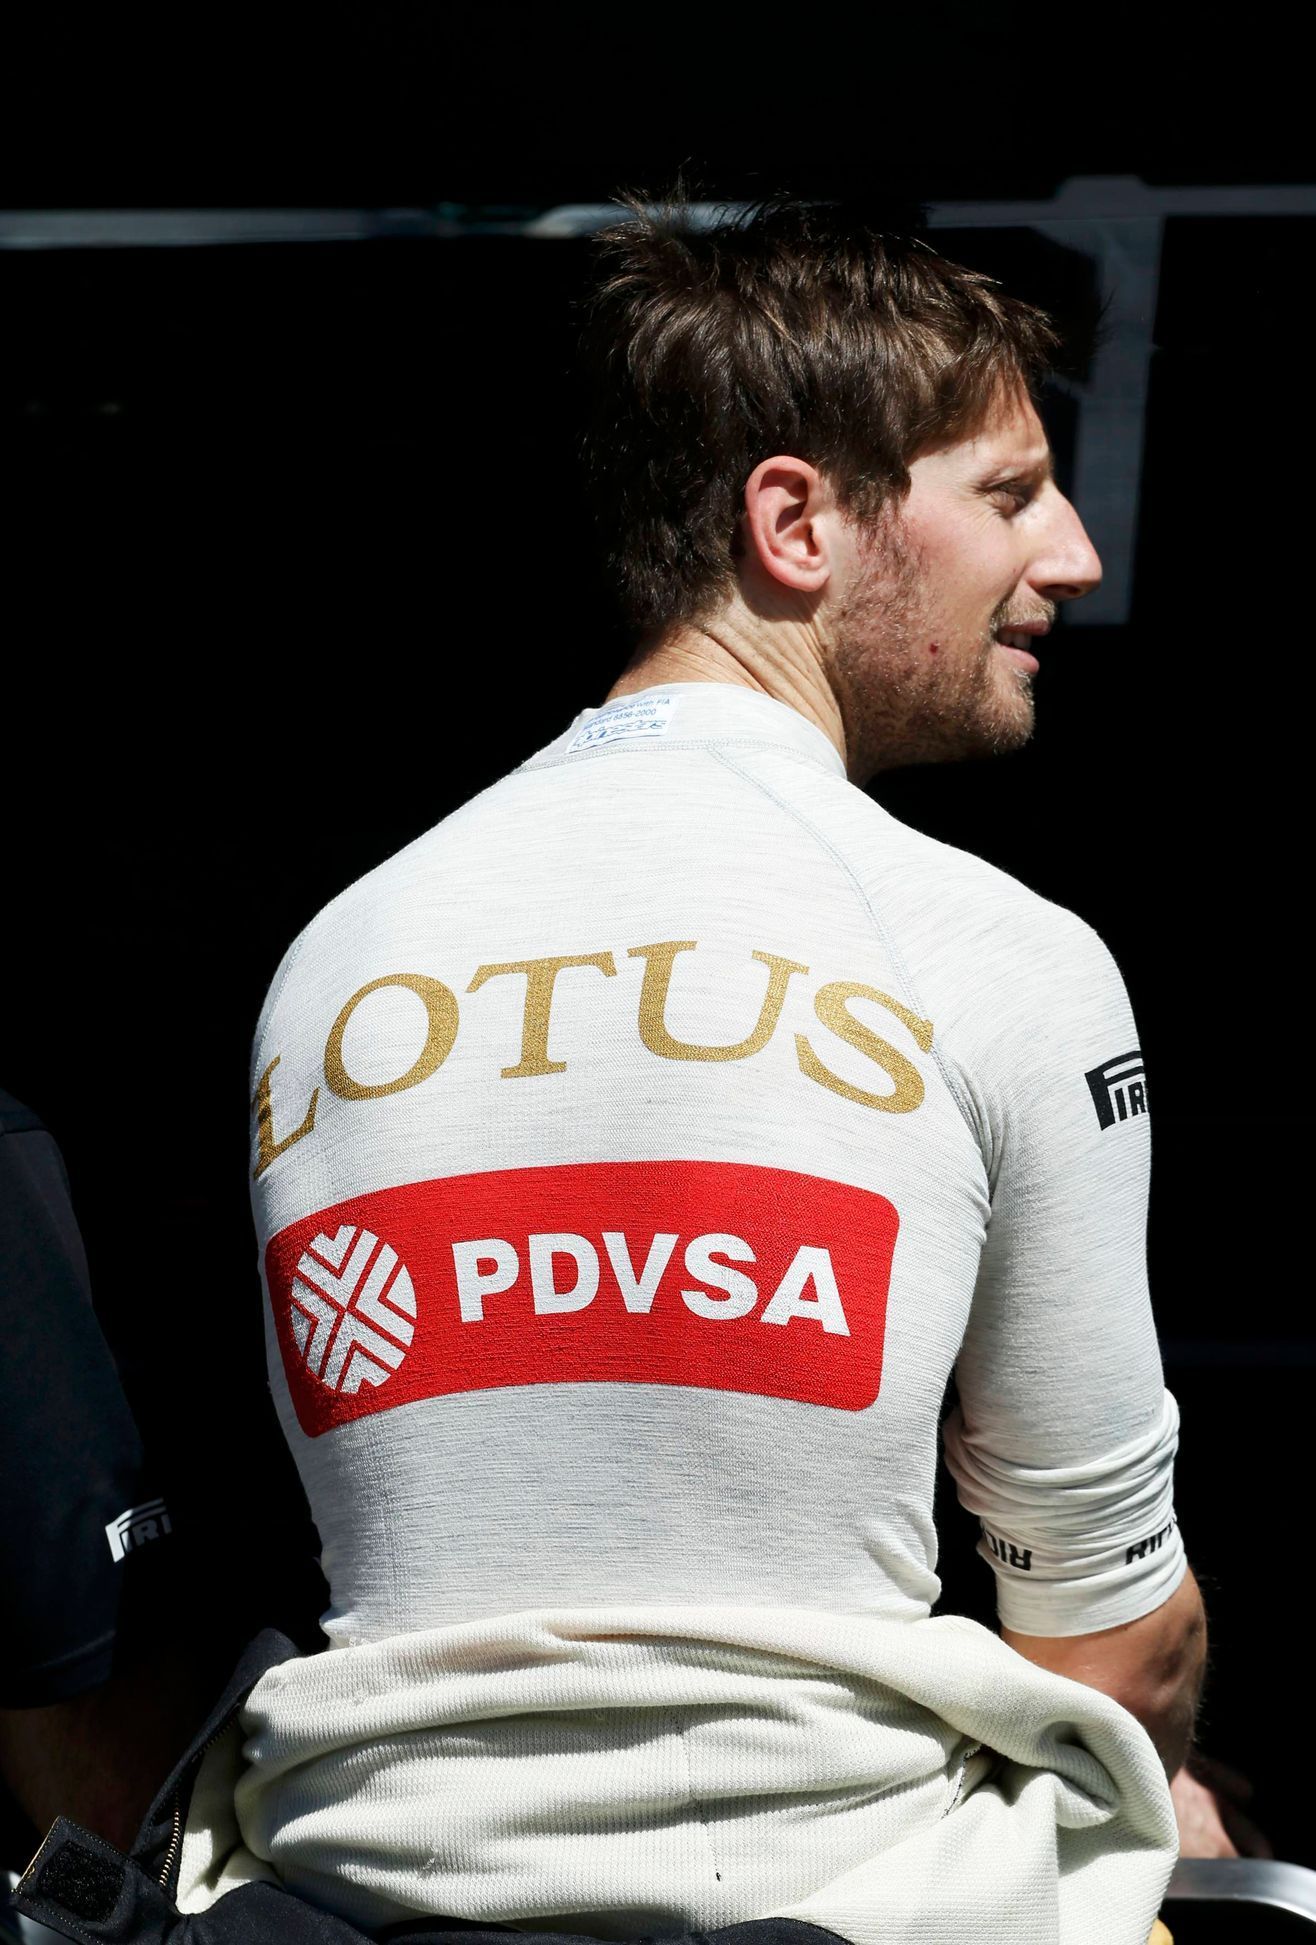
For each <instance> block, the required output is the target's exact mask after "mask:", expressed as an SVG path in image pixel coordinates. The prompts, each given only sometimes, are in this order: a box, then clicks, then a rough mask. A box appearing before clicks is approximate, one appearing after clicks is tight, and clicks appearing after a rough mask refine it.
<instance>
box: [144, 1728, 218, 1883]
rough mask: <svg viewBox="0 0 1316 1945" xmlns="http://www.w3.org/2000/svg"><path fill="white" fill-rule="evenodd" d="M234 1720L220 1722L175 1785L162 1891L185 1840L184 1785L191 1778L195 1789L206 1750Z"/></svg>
mask: <svg viewBox="0 0 1316 1945" xmlns="http://www.w3.org/2000/svg"><path fill="white" fill-rule="evenodd" d="M232 1720H233V1717H232V1716H231V1715H229V1716H226V1717H225V1719H224V1721H223V1722H221V1723H220V1725H219V1727H218V1729H216V1730H215V1732H214V1734H213V1735H211V1736H207V1737H206V1740H205V1741H204V1742H203V1743H202V1745H201V1747H200V1749H198V1750H197V1751H196V1753H195V1754H194V1755H193V1757H192V1760H191V1762H190V1763H189V1764H188V1766H187V1769H186V1770H185V1771H184V1773H183V1775H181V1776H180V1777H179V1779H178V1782H177V1783H176V1785H175V1786H174V1795H173V1804H172V1814H173V1821H174V1827H173V1831H172V1833H171V1835H170V1838H169V1848H168V1849H167V1850H166V1852H165V1858H164V1863H163V1864H162V1865H161V1867H160V1874H159V1877H158V1880H157V1882H158V1883H159V1885H160V1888H161V1890H162V1891H168V1890H169V1874H170V1872H171V1871H172V1870H173V1868H174V1861H175V1859H176V1858H177V1856H178V1853H179V1850H180V1848H181V1847H182V1842H183V1822H184V1818H183V1806H182V1803H181V1801H180V1799H181V1797H182V1794H183V1785H184V1784H185V1783H186V1782H188V1780H189V1779H190V1780H191V1783H192V1787H193V1789H195V1788H196V1780H197V1777H198V1776H199V1775H200V1774H201V1765H202V1763H203V1762H204V1761H205V1756H206V1751H207V1750H208V1749H209V1748H210V1747H211V1745H212V1744H213V1743H216V1742H218V1741H219V1739H220V1737H221V1736H223V1735H226V1734H227V1733H228V1729H229V1726H230V1724H231V1723H232ZM171 1895H172V1893H171Z"/></svg>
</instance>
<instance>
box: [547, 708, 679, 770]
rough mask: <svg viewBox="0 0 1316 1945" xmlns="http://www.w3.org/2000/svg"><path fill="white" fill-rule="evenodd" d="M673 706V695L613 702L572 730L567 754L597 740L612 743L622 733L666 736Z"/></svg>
mask: <svg viewBox="0 0 1316 1945" xmlns="http://www.w3.org/2000/svg"><path fill="white" fill-rule="evenodd" d="M675 707H676V697H675V696H637V697H636V698H635V700H634V701H623V702H614V703H612V704H611V705H610V707H609V708H607V709H601V710H600V711H599V713H598V715H597V716H592V717H591V718H590V720H589V722H587V723H586V724H585V725H584V727H583V728H582V729H578V730H577V731H576V733H575V735H574V736H573V737H572V739H571V741H570V742H569V743H568V744H567V755H568V756H570V755H571V754H572V752H573V751H574V750H592V749H594V748H595V747H596V746H597V745H598V744H600V743H616V742H618V741H619V740H620V739H621V738H622V737H623V736H666V734H667V731H668V729H669V727H670V718H671V714H672V711H673V709H675Z"/></svg>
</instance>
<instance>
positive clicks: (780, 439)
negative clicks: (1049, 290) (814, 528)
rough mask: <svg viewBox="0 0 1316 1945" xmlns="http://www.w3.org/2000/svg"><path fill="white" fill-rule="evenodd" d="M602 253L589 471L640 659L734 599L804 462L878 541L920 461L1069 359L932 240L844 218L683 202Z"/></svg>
mask: <svg viewBox="0 0 1316 1945" xmlns="http://www.w3.org/2000/svg"><path fill="white" fill-rule="evenodd" d="M617 200H618V201H619V203H621V204H622V205H623V206H624V207H625V208H626V209H628V210H629V211H630V212H631V215H630V218H629V219H622V220H620V221H619V222H618V223H617V224H615V225H614V226H612V227H611V228H610V229H607V230H605V231H603V232H602V233H601V234H600V235H599V236H598V238H597V239H596V247H597V250H598V275H597V280H596V283H595V287H594V289H593V291H592V294H591V296H590V297H589V299H588V300H587V302H586V306H585V328H584V331H583V334H582V343H583V349H584V355H585V360H586V365H587V367H588V368H589V370H590V376H591V378H592V380H593V410H592V414H591V418H590V423H589V427H588V430H587V432H586V435H585V439H584V445H583V452H584V459H585V466H586V474H587V481H588V486H589V490H590V496H591V499H592V500H593V503H594V509H595V514H596V518H597V519H598V521H599V523H600V527H601V531H602V538H603V541H604V547H605V556H606V562H607V569H608V573H609V576H610V579H611V581H612V583H613V587H614V591H615V592H616V594H617V595H618V597H619V599H620V603H621V607H622V611H623V613H624V615H625V618H626V621H627V622H628V624H629V625H630V627H631V628H632V629H633V630H634V631H635V632H636V634H637V636H638V638H639V639H640V641H642V642H650V641H653V640H654V639H656V638H657V636H658V635H660V634H661V633H663V632H664V631H665V630H667V629H669V628H671V627H673V626H674V625H675V624H677V623H681V622H691V621H695V620H697V619H699V618H701V617H702V616H704V615H706V614H707V613H708V612H709V611H710V610H711V609H712V608H714V607H715V606H717V605H718V604H719V603H720V601H721V600H722V599H724V598H725V596H726V595H727V594H728V593H729V592H730V590H731V587H732V585H733V583H734V578H735V565H734V561H735V544H736V531H737V525H738V521H739V516H740V514H741V513H742V511H743V507H744V500H743V495H744V487H745V481H746V480H747V479H748V478H749V475H750V474H751V473H752V472H753V470H754V468H755V466H757V465H758V463H759V461H760V460H762V459H767V458H769V457H770V456H771V455H772V454H773V453H777V452H781V453H790V454H793V455H794V456H795V457H797V458H799V459H805V460H808V461H809V462H810V464H812V465H814V466H816V467H817V468H818V470H819V471H820V472H821V473H824V474H825V475H826V476H827V478H828V479H829V480H830V481H831V484H832V486H833V488H834V490H835V492H836V495H837V498H838V501H839V503H840V505H841V506H842V507H843V508H844V509H845V511H846V512H847V513H848V514H849V515H850V516H851V517H852V518H854V519H855V520H857V521H860V522H862V523H864V524H866V525H867V524H870V523H872V522H874V521H876V519H877V517H878V515H879V514H880V513H881V512H882V510H883V508H884V507H885V506H886V505H887V504H888V503H889V502H891V501H893V500H895V499H897V498H903V496H904V495H905V494H906V493H907V492H908V491H909V487H910V475H909V470H908V467H909V462H910V461H911V460H912V459H913V458H915V457H916V456H917V454H918V453H919V452H920V451H921V450H922V449H923V448H924V447H925V446H927V445H929V444H931V443H933V442H934V441H939V440H943V439H945V440H956V439H960V438H966V437H970V436H972V434H973V433H974V432H975V431H976V430H977V428H978V426H979V425H980V424H981V422H982V420H983V419H984V417H985V416H986V413H987V411H988V409H989V408H990V406H991V404H992V402H993V400H994V398H995V395H996V392H997V389H998V387H999V386H1000V385H1001V384H1002V383H1003V382H1004V383H1007V384H1011V385H1013V384H1022V385H1023V386H1024V387H1025V388H1026V389H1027V391H1028V393H1029V395H1030V396H1031V397H1032V398H1033V399H1034V402H1036V401H1037V396H1038V391H1039V388H1040V386H1041V383H1042V381H1043V379H1044V378H1045V376H1046V374H1047V373H1048V371H1049V370H1051V369H1052V368H1053V365H1054V359H1055V354H1056V353H1057V352H1058V350H1059V348H1060V346H1061V343H1062V340H1061V335H1060V333H1059V332H1058V331H1057V330H1056V328H1055V327H1054V325H1053V323H1052V321H1051V319H1050V318H1049V317H1048V315H1047V314H1046V312H1044V311H1041V310H1039V309H1037V308H1036V307H1035V306H1033V305H1031V304H1026V303H1024V302H1022V301H1021V300H1019V299H1017V298H1012V297H1009V296H1007V295H1006V294H1005V293H1004V291H1003V290H1002V289H1001V287H1000V285H999V283H998V282H997V281H996V279H994V278H992V277H989V276H986V275H985V274H983V273H982V272H980V271H976V270H970V269H966V268H965V267H964V266H963V265H962V264H957V263H951V262H949V261H948V260H947V259H946V258H944V257H941V256H939V255H938V254H937V253H936V251H935V250H933V249H932V248H931V247H930V246H929V245H928V244H927V243H925V242H924V241H923V240H922V239H921V238H918V237H916V236H912V235H905V234H893V233H891V232H890V231H888V230H886V229H883V228H873V227H870V224H869V222H868V221H866V220H864V218H862V217H861V216H857V215H855V214H853V213H849V212H847V211H846V209H845V208H844V206H842V205H839V204H825V203H823V204H818V203H803V202H796V201H792V200H789V199H786V198H784V197H772V198H767V199H764V200H762V201H760V202H757V203H753V204H750V205H748V206H744V207H742V208H740V209H738V210H735V211H732V210H727V211H725V212H723V211H718V212H717V220H716V222H714V223H713V224H711V225H710V224H706V223H700V222H699V221H697V220H695V219H696V216H697V212H695V211H692V209H691V206H690V204H689V201H688V200H687V197H686V194H685V192H684V191H683V190H682V189H681V188H680V187H678V189H677V190H676V191H674V192H673V193H672V194H670V195H669V196H667V197H666V198H665V199H664V200H663V201H662V202H661V203H659V204H657V205H656V206H655V205H653V204H650V203H646V202H644V201H642V200H641V199H640V198H639V197H638V196H636V195H623V196H620V197H619V198H618V199H617Z"/></svg>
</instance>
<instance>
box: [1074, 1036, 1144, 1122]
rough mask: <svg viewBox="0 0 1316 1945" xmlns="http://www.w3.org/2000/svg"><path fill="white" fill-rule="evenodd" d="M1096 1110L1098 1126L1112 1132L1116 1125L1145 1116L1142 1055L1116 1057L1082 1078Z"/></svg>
mask: <svg viewBox="0 0 1316 1945" xmlns="http://www.w3.org/2000/svg"><path fill="white" fill-rule="evenodd" d="M1083 1078H1084V1080H1085V1081H1086V1082H1087V1084H1088V1091H1089V1093H1090V1094H1091V1096H1092V1105H1093V1107H1094V1108H1095V1109H1096V1110H1097V1125H1098V1126H1099V1127H1101V1128H1113V1127H1114V1126H1115V1123H1116V1122H1117V1121H1131V1120H1133V1119H1135V1118H1136V1117H1137V1116H1138V1115H1140V1114H1146V1112H1147V1072H1146V1069H1145V1067H1144V1066H1143V1061H1142V1055H1141V1054H1140V1053H1139V1052H1138V1050H1137V1049H1136V1048H1135V1049H1134V1051H1133V1052H1132V1053H1131V1054H1117V1055H1116V1057H1115V1059H1114V1060H1108V1061H1107V1062H1106V1063H1105V1065H1104V1066H1102V1067H1093V1068H1091V1069H1090V1071H1089V1072H1088V1073H1086V1074H1084V1076H1083Z"/></svg>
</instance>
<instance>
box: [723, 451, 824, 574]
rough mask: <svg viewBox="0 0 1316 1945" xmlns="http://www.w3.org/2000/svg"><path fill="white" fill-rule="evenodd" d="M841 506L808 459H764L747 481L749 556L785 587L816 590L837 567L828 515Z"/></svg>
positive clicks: (746, 548) (744, 526) (745, 522)
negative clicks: (837, 506) (833, 554)
mask: <svg viewBox="0 0 1316 1945" xmlns="http://www.w3.org/2000/svg"><path fill="white" fill-rule="evenodd" d="M836 510H837V509H836V500H835V497H834V495H833V493H832V491H831V488H830V487H829V486H828V485H827V483H826V481H825V480H824V479H823V477H822V475H821V473H819V471H818V469H817V467H815V466H810V464H809V462H808V461H807V460H806V459H792V458H790V457H789V456H787V455H784V454H777V455H776V456H775V457H774V458H772V459H764V460H760V462H759V464H758V465H757V466H756V467H755V468H754V471H753V472H752V473H751V474H750V476H749V478H748V479H747V480H746V481H745V515H744V519H743V521H742V522H741V527H742V532H743V536H744V553H745V557H746V558H747V559H750V560H757V562H758V564H759V566H760V567H761V568H762V569H763V572H764V573H765V574H767V575H768V576H770V578H771V579H772V580H774V581H777V582H779V583H780V584H781V585H782V586H783V587H786V588H794V589H797V590H798V591H799V592H800V593H801V594H817V593H818V592H819V590H820V589H821V588H823V587H825V586H826V584H827V580H828V578H829V576H830V575H831V572H832V569H833V567H834V565H835V562H834V560H833V557H832V546H831V541H832V524H833V522H832V518H830V517H829V516H834V515H835V513H836Z"/></svg>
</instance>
